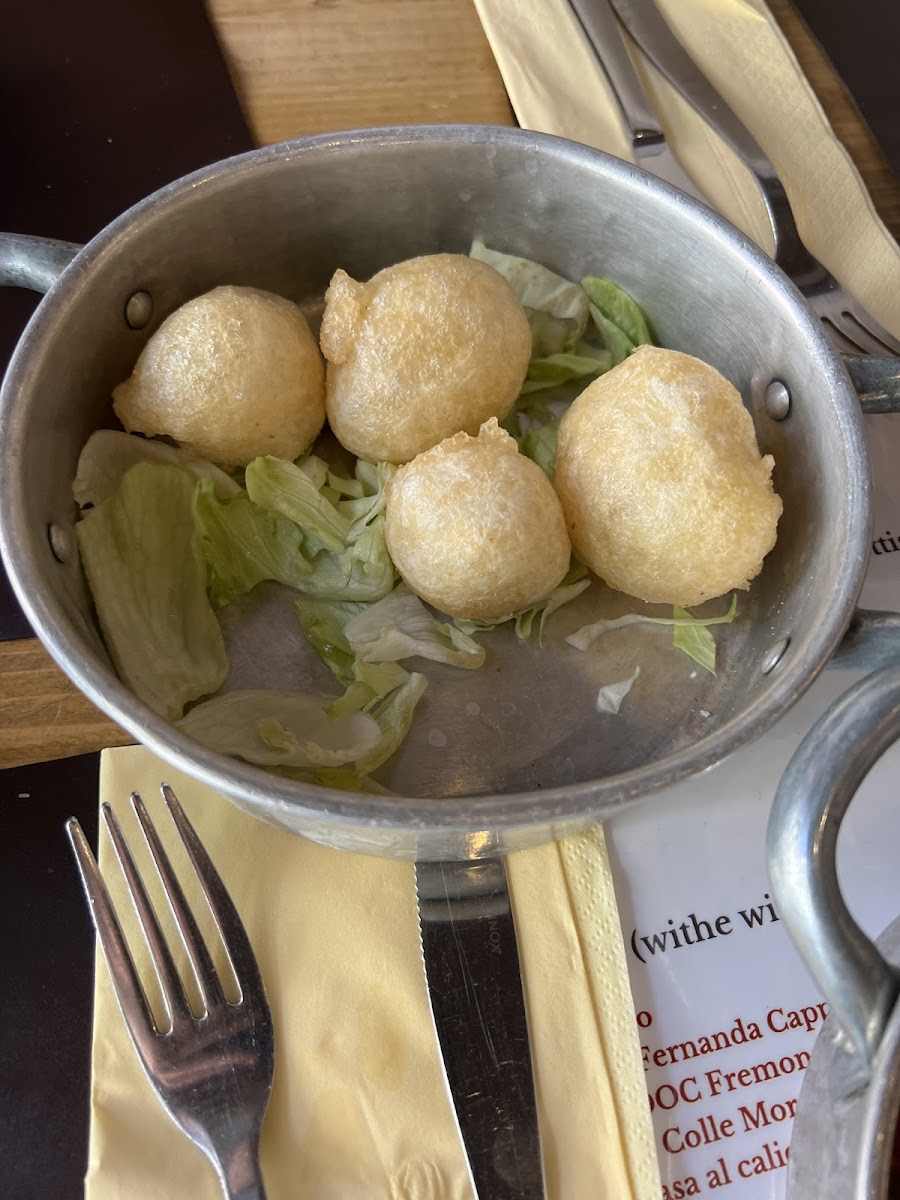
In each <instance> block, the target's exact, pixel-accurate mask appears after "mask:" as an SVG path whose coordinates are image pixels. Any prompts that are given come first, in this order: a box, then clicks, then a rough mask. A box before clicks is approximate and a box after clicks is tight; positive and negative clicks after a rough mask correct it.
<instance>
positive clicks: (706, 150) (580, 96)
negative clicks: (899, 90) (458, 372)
mask: <svg viewBox="0 0 900 1200" xmlns="http://www.w3.org/2000/svg"><path fill="white" fill-rule="evenodd" d="M657 4H658V7H659V8H660V9H661V10H662V12H663V14H664V15H665V17H666V18H667V20H668V21H669V22H670V24H671V25H672V28H673V29H674V31H675V32H676V34H677V35H678V37H679V38H680V40H681V42H682V44H683V45H684V47H685V49H687V51H688V53H689V54H690V55H691V57H692V58H693V59H694V61H695V62H696V63H697V65H698V66H699V67H700V69H701V70H702V71H703V72H704V74H706V76H707V77H708V78H709V80H710V82H711V83H712V84H713V85H714V87H716V88H717V89H718V91H719V92H720V93H721V94H722V96H724V98H725V100H727V102H728V103H729V104H730V105H731V107H732V108H733V109H734V111H735V112H736V113H737V115H738V116H739V117H740V119H741V120H742V121H743V122H744V124H745V125H746V126H747V128H748V129H749V130H750V131H751V133H752V134H753V135H754V137H755V138H756V140H757V141H758V142H759V143H760V145H761V146H762V147H763V149H764V150H765V152H766V154H767V155H768V157H769V158H770V159H771V160H772V162H773V163H774V165H775V168H776V170H777V171H778V173H779V175H780V176H781V178H782V180H783V182H784V185H785V188H786V190H787V193H788V196H789V197H790V200H791V204H792V206H793V208H794V213H795V216H796V219H797V224H798V226H799V229H800V234H801V236H802V238H803V240H804V242H805V244H806V245H807V247H808V248H809V249H810V250H811V251H812V253H813V254H814V255H815V256H816V257H817V258H818V259H820V260H821V261H822V262H823V263H824V264H825V266H826V267H827V268H828V269H829V270H830V271H831V272H832V274H834V275H835V276H836V277H837V278H838V279H839V280H840V281H841V283H842V284H843V285H844V286H845V287H846V288H847V289H848V291H850V292H851V293H852V294H853V295H854V296H855V297H856V298H857V299H858V300H859V301H860V303H862V304H863V306H864V307H865V308H867V309H868V310H869V311H870V312H871V313H872V315H873V316H875V317H876V318H877V319H878V320H879V321H881V323H882V324H883V325H884V326H885V328H886V329H888V330H890V332H892V333H893V334H895V335H896V336H897V337H900V249H898V247H897V243H896V242H895V241H894V239H893V238H892V237H891V235H890V233H889V232H888V231H887V229H886V228H885V226H884V225H883V224H882V222H881V220H880V219H879V217H878V215H877V214H876V212H875V208H874V206H873V204H872V201H871V198H870V196H869V194H868V192H867V191H866V188H865V185H864V184H863V182H862V179H861V178H860V176H859V173H858V172H857V170H856V168H855V167H854V165H853V163H852V161H851V159H850V156H849V155H848V154H847V152H846V150H845V149H844V147H843V146H842V145H841V144H840V142H839V141H838V140H837V138H836V137H835V135H834V132H833V131H832V129H831V126H830V125H829V123H828V119H827V117H826V116H825V113H824V112H823V111H822V107H821V105H820V104H819V101H818V99H817V98H816V96H815V93H814V92H813V90H812V88H811V87H810V85H809V83H808V81H807V80H806V77H805V76H804V74H803V72H802V70H801V69H800V65H799V64H798V62H797V60H796V58H795V57H794V54H793V51H792V50H791V49H790V47H789V45H788V43H787V41H786V40H785V38H784V35H783V34H782V33H781V30H780V29H779V27H778V24H777V23H776V21H775V19H774V18H773V17H772V15H771V13H770V12H769V10H768V8H767V7H766V5H765V3H764V2H763V0H657ZM475 5H476V8H477V9H478V13H479V16H480V17H481V22H482V24H483V26H484V29H485V32H486V34H487V37H488V40H489V42H490V44H491V48H492V50H493V52H494V56H495V58H496V59H497V64H498V66H499V68H500V72H501V74H502V76H503V80H504V83H505V84H506V89H507V91H508V93H509V98H510V102H511V104H512V106H513V109H514V111H515V113H516V116H517V117H518V119H519V122H520V124H521V125H523V126H524V127H526V128H528V129H535V130H538V131H540V132H543V133H553V134H557V135H559V136H561V137H567V138H571V139H572V140H574V141H578V142H584V143H585V144H587V145H591V146H595V147H597V148H598V149H600V150H606V151H608V152H609V153H611V154H616V155H618V156H619V157H620V158H627V159H633V155H632V153H631V146H630V142H629V141H628V139H627V137H626V134H625V131H624V129H623V128H622V125H621V121H620V119H619V116H618V110H617V109H616V106H615V102H614V100H613V97H612V95H611V93H610V91H609V86H608V84H607V81H606V77H605V75H604V74H603V72H602V70H601V69H600V67H599V66H598V65H597V61H596V58H595V57H594V55H593V51H592V50H591V48H590V46H589V44H588V42H587V40H586V38H585V36H584V33H583V31H582V29H581V26H580V25H579V23H578V21H577V19H576V18H575V16H574V14H573V12H572V10H571V8H570V7H569V4H568V0H518V3H515V4H513V3H510V2H509V0H475ZM631 50H632V54H633V57H634V60H635V65H636V67H637V69H638V72H639V74H640V75H641V77H642V79H643V81H644V83H645V85H646V86H647V90H648V92H649V93H650V96H651V99H652V101H653V103H654V107H655V108H656V111H657V113H658V115H659V118H660V120H661V122H662V124H663V128H664V130H665V133H666V137H667V139H668V140H669V143H670V145H671V146H672V148H673V150H674V151H675V153H676V154H677V156H678V157H679V158H680V159H681V161H682V165H683V166H684V167H685V168H686V169H687V171H688V172H689V174H691V175H692V176H693V177H694V179H695V180H696V182H697V183H698V184H699V186H700V187H701V188H702V189H703V191H704V192H705V194H706V195H707V196H708V198H709V199H710V201H711V202H712V203H713V205H714V206H715V207H716V208H717V209H718V210H719V211H720V212H721V213H722V214H723V215H724V216H726V217H727V218H728V219H729V220H730V221H732V222H733V223H734V224H735V225H737V226H738V227H739V228H740V229H742V230H743V231H744V232H745V233H746V234H747V235H748V236H750V237H752V238H753V239H754V240H755V241H756V242H758V244H759V245H760V246H762V247H763V249H764V250H767V251H768V252H770V253H771V250H772V238H771V231H770V230H769V228H768V226H767V223H766V218H765V211H764V208H763V205H762V201H761V199H760V196H759V191H758V189H757V187H756V184H755V183H754V181H753V178H752V176H751V175H750V173H749V172H748V171H747V170H746V168H745V167H744V166H743V165H742V164H741V162H740V161H739V160H738V159H737V158H736V156H735V155H734V153H733V152H732V151H731V150H730V149H729V148H728V147H727V146H726V145H725V144H724V143H723V142H722V140H721V139H720V138H719V137H718V135H717V134H715V133H713V132H712V130H711V129H710V128H709V126H708V125H707V124H706V123H705V122H704V121H703V120H702V118H701V117H698V116H697V114H696V113H695V112H694V110H693V109H692V108H691V106H690V105H689V104H688V103H687V102H686V101H684V100H683V99H682V98H681V97H680V96H679V95H678V94H677V92H675V91H674V89H673V88H672V87H670V86H669V85H668V84H667V83H666V81H665V80H664V79H663V78H662V77H661V76H660V75H659V74H658V73H657V72H656V71H655V70H654V69H653V68H652V67H651V66H650V64H649V63H648V62H647V61H646V60H645V59H644V58H643V56H642V55H641V54H640V53H639V52H638V51H637V50H636V49H635V48H634V46H631Z"/></svg>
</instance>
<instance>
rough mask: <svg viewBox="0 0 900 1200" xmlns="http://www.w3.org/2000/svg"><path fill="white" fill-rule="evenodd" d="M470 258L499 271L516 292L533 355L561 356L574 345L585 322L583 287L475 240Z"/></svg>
mask: <svg viewBox="0 0 900 1200" xmlns="http://www.w3.org/2000/svg"><path fill="white" fill-rule="evenodd" d="M469 255H470V257H471V258H477V259H478V260H479V261H480V262H484V263H487V264H488V266H491V267H493V268H494V270H495V271H499V272H500V274H501V275H502V276H503V278H504V279H505V280H506V281H507V282H508V283H509V285H510V287H511V288H512V289H513V291H514V292H515V293H516V296H517V297H518V299H519V303H520V304H521V305H522V307H523V308H524V309H525V315H526V316H527V317H528V323H529V325H530V326H531V338H532V354H533V356H535V357H545V356H547V355H551V354H560V353H562V352H563V351H564V350H568V349H569V348H570V347H572V346H574V345H575V343H576V342H577V341H578V340H579V338H580V337H581V336H582V334H583V333H584V331H585V329H586V327H587V320H588V298H587V295H586V293H585V291H584V289H583V288H582V287H579V285H578V284H577V283H570V282H569V280H568V279H563V277H562V276H561V275H556V274H554V272H553V271H550V270H548V269H547V268H546V267H542V266H541V265H540V263H536V262H532V261H531V260H530V259H527V258H518V257H517V256H516V255H514V254H502V253H501V252H500V251H499V250H491V249H489V248H488V247H487V246H485V245H484V243H483V242H480V241H478V240H476V241H474V242H473V243H472V249H471V250H470V251H469Z"/></svg>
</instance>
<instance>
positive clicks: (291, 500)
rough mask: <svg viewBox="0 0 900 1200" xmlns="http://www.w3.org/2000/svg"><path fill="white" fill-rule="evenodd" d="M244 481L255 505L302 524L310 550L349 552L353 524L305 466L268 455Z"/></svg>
mask: <svg viewBox="0 0 900 1200" xmlns="http://www.w3.org/2000/svg"><path fill="white" fill-rule="evenodd" d="M244 478H245V480H246V484H247V492H248V494H249V496H250V499H251V500H252V501H253V503H254V504H258V505H259V506H260V507H261V508H267V509H269V510H270V511H271V512H277V513H281V514H282V515H283V516H285V517H289V518H290V520H292V521H293V522H294V523H295V524H296V525H299V526H300V528H301V529H302V530H303V536H304V541H305V543H306V546H307V548H308V549H309V550H310V551H312V552H315V551H317V550H321V549H324V550H330V551H331V552H332V553H335V554H340V553H341V552H342V551H344V550H345V549H346V547H347V535H348V534H349V532H350V522H349V521H348V520H347V518H346V517H344V516H342V515H341V513H339V512H338V510H337V509H336V508H335V506H334V505H333V504H330V503H329V502H328V500H327V499H325V497H324V496H323V495H322V494H321V492H320V491H319V489H318V488H317V487H316V485H315V483H314V481H313V480H312V479H311V478H310V477H309V475H308V474H307V473H306V472H305V471H304V470H303V469H302V467H298V466H297V465H296V464H295V463H292V462H288V461H287V460H286V459H283V458H274V457H273V456H272V455H271V454H266V455H264V456H263V457H261V458H254V460H253V462H251V463H250V464H249V465H248V466H247V470H246V472H245V476H244Z"/></svg>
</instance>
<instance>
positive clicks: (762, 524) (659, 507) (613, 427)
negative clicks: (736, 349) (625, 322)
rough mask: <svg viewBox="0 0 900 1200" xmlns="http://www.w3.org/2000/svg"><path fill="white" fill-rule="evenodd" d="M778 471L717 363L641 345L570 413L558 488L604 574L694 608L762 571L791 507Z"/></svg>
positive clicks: (659, 599) (635, 592)
mask: <svg viewBox="0 0 900 1200" xmlns="http://www.w3.org/2000/svg"><path fill="white" fill-rule="evenodd" d="M773 466H774V461H773V459H772V457H771V455H768V454H767V455H766V457H765V458H762V457H760V453H759V448H758V446H757V444H756V436H755V434H754V431H753V422H752V420H751V419H750V414H749V413H748V412H747V410H746V409H745V408H744V405H743V403H742V402H741V397H740V394H739V393H738V391H737V389H736V388H734V387H733V386H732V385H731V384H730V383H729V382H728V380H727V379H725V378H724V377H723V376H722V375H720V374H719V372H718V371H716V370H715V368H713V367H711V366H709V365H708V363H704V362H701V361H700V360H699V359H697V358H692V357H691V356H690V355H688V354H679V353H678V352H676V351H674V350H660V349H657V348H656V347H652V346H642V347H641V348H640V349H639V350H637V351H635V353H634V354H632V355H631V356H630V357H629V358H627V359H626V360H625V361H624V362H623V363H621V364H620V365H619V366H617V367H616V368H615V369H614V370H612V371H610V372H609V374H608V375H604V376H602V377H601V378H600V379H597V380H596V381H595V382H594V383H592V384H591V385H590V386H589V387H587V388H585V390H584V391H583V392H582V393H581V395H580V396H579V397H578V399H577V400H576V401H575V402H574V403H573V404H572V406H571V408H570V409H569V411H568V412H567V413H566V414H565V415H564V416H563V418H562V421H561V422H560V428H559V446H558V449H557V456H556V490H557V493H558V494H559V498H560V500H561V501H562V505H563V509H564V511H565V514H566V524H567V526H568V529H569V536H570V538H571V539H572V545H573V546H574V548H575V553H576V554H577V555H578V556H579V558H581V559H583V560H584V562H585V563H587V565H588V566H589V567H590V568H591V569H592V570H593V571H594V572H596V574H597V575H599V576H600V577H601V578H602V579H605V580H606V582H607V583H608V584H610V585H611V586H612V587H614V588H618V589H619V590H620V591H622V592H627V593H628V594H629V595H631V596H638V597H639V598H640V599H641V600H648V601H651V602H654V603H660V604H677V605H679V606H681V607H683V608H690V607H692V606H693V605H695V604H702V603H703V601H704V600H709V599H711V598H712V597H713V596H721V595H723V594H724V593H725V592H730V591H731V590H732V589H734V588H746V587H748V586H749V583H750V580H751V579H753V578H754V577H755V576H756V575H758V574H759V572H760V571H761V570H762V563H763V558H764V557H765V556H766V555H767V554H768V553H769V551H770V550H771V549H772V547H773V546H774V545H775V536H776V534H775V527H776V525H777V523H778V518H779V517H780V516H781V508H782V505H781V500H780V499H779V497H778V496H777V495H776V494H775V492H774V490H773V488H772V480H771V475H772V467H773Z"/></svg>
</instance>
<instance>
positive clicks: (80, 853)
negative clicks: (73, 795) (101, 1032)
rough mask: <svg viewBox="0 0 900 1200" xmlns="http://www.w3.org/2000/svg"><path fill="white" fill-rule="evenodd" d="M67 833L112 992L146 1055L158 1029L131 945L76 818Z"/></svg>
mask: <svg viewBox="0 0 900 1200" xmlns="http://www.w3.org/2000/svg"><path fill="white" fill-rule="evenodd" d="M66 833H67V834H68V835H69V842H70V843H71V846H72V853H73V854H74V855H75V862H76V864H77V866H78V873H79V875H80V876H81V883H82V886H83V888H84V894H85V896H86V897H87V901H88V904H89V906H90V910H91V918H92V920H93V922H94V928H95V929H96V931H97V937H98V939H99V942H100V948H101V949H102V951H103V957H104V958H105V959H106V965H107V967H108V969H109V974H110V976H111V978H112V982H113V989H114V991H115V993H116V998H117V999H118V1001H119V1007H120V1008H121V1010H122V1016H123V1017H124V1018H125V1024H126V1025H127V1026H128V1031H129V1033H130V1034H131V1036H132V1038H133V1040H134V1043H135V1045H136V1046H137V1048H138V1051H139V1052H140V1053H141V1054H142V1055H144V1054H145V1052H146V1050H147V1048H148V1046H149V1043H150V1041H151V1039H152V1038H154V1037H155V1036H156V1034H157V1033H158V1032H159V1030H158V1029H157V1028H156V1022H155V1021H154V1019H153V1014H152V1012H151V1011H150V1005H149V1004H148V1003H147V997H146V995H145V994H144V989H143V987H142V986H141V981H140V979H139V978H138V973H137V970H136V969H135V965H134V961H133V959H132V957H131V952H130V951H129V949H128V943H127V942H126V941H125V935H124V934H123V933H122V927H121V925H120V924H119V920H118V918H117V916H116V910H115V908H114V907H113V903H112V900H111V899H110V896H109V892H108V891H107V889H106V884H105V883H104V882H103V876H102V875H101V874H100V869H99V868H98V866H97V861H96V859H95V858H94V855H93V854H92V853H91V848H90V846H89V845H88V841H87V838H86V837H85V836H84V830H83V829H82V828H81V825H80V824H79V822H78V820H77V818H76V817H70V818H69V820H68V821H66Z"/></svg>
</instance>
